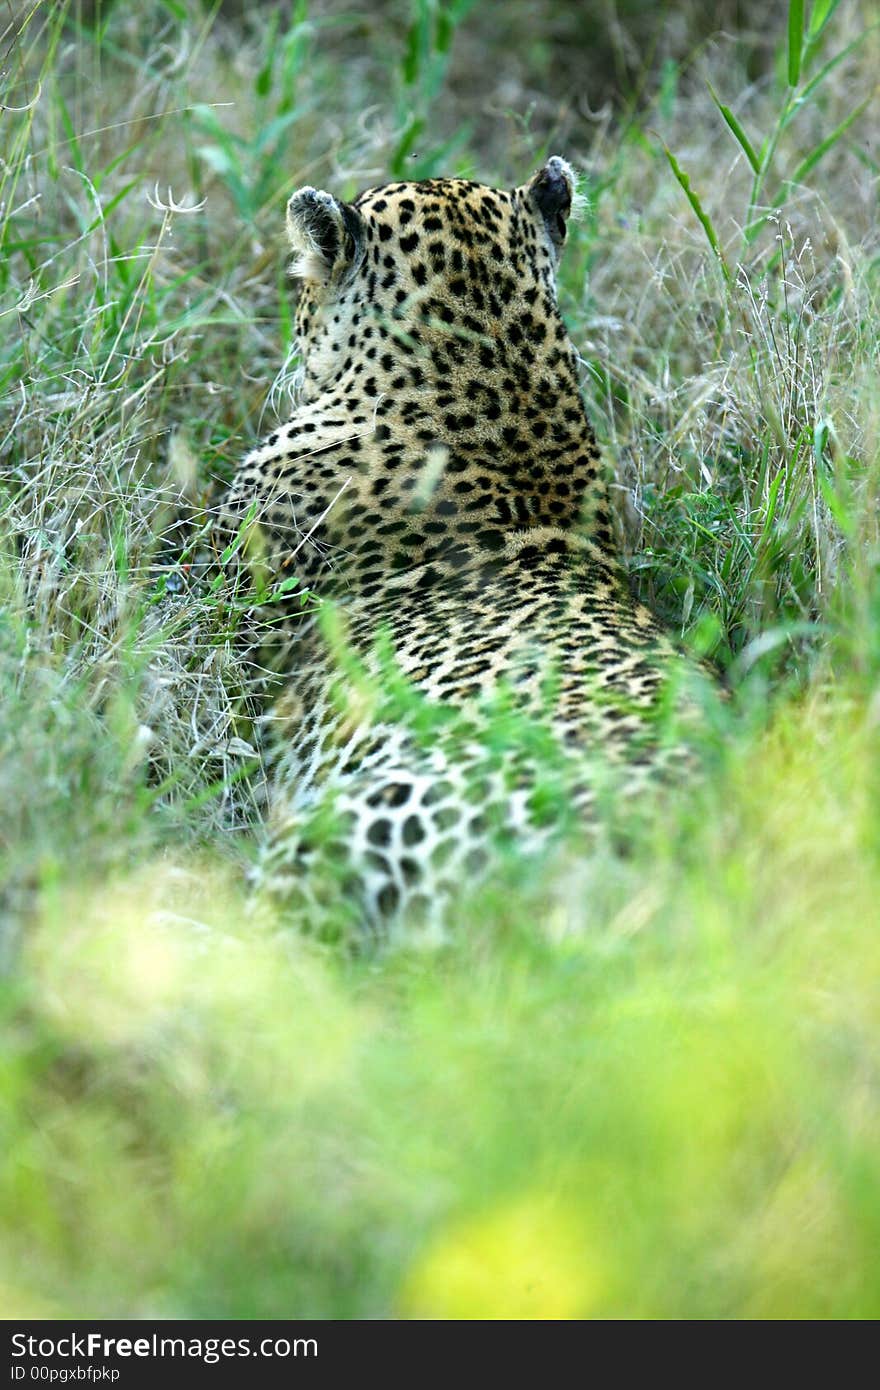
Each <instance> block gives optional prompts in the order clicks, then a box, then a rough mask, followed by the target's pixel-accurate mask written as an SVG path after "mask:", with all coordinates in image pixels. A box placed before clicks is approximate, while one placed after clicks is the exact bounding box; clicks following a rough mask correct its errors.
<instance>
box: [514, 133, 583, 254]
mask: <svg viewBox="0 0 880 1390" xmlns="http://www.w3.org/2000/svg"><path fill="white" fill-rule="evenodd" d="M525 193H526V197H527V198H528V201H529V203H530V204H531V206H532V208H533V210H534V211H535V212H536V213H537V215H538V217H539V218H540V220H541V223H542V225H543V227H544V230H545V232H546V234H547V236H548V237H549V238H550V242H551V245H552V246H553V249H554V252H555V254H556V259H557V260H558V259H559V257H560V256H561V255H562V248H563V246H564V245H565V238H566V235H567V233H568V219H569V216H570V215H571V208H572V202H573V200H574V197H575V176H574V172H573V171H572V168H571V165H570V164H566V162H565V160H564V159H560V158H559V155H558V154H554V155H553V156H551V158H550V159H548V160H547V163H546V164H544V165H542V167H541V168H540V169H539V170H538V171H537V173H535V174H533V175H532V177H531V178H530V179H529V182H528V183H527V184H526V186H525Z"/></svg>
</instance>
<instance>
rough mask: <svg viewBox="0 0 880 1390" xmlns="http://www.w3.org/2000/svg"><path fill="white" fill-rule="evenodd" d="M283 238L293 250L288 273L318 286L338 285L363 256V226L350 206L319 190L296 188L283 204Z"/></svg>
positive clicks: (358, 216)
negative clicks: (285, 212)
mask: <svg viewBox="0 0 880 1390" xmlns="http://www.w3.org/2000/svg"><path fill="white" fill-rule="evenodd" d="M287 235H288V236H289V238H290V244H291V247H292V248H293V263H292V265H291V271H292V273H293V274H294V275H298V276H300V277H301V278H302V279H304V280H313V281H316V282H317V283H318V284H320V285H329V284H330V283H331V281H332V282H335V283H337V284H339V283H341V282H342V281H343V280H344V279H345V278H346V277H347V276H348V275H349V274H350V273H351V272H352V271H353V270H355V269H356V268H357V266H358V265H359V264H360V262H361V260H362V258H363V254H364V243H365V240H366V238H365V234H364V223H363V219H362V217H361V215H360V213H359V212H358V211H357V209H356V208H353V207H352V206H351V204H350V203H341V202H339V201H338V200H337V199H336V198H334V197H333V196H332V194H330V193H325V192H324V191H323V190H322V189H320V188H311V187H310V186H308V185H307V186H306V187H305V188H299V189H297V191H296V193H294V195H293V197H292V198H291V199H290V201H289V202H288V204H287Z"/></svg>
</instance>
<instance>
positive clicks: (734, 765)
mask: <svg viewBox="0 0 880 1390" xmlns="http://www.w3.org/2000/svg"><path fill="white" fill-rule="evenodd" d="M0 35H2V37H0V70H2V71H0V78H2V109H0V239H2V256H0V874H2V912H3V917H2V928H0V963H2V968H3V976H2V984H0V1031H2V1046H0V1222H2V1231H3V1235H2V1242H0V1308H2V1309H3V1311H4V1314H5V1315H6V1316H8V1317H13V1316H15V1317H21V1316H31V1317H40V1316H61V1317H65V1316H66V1317H72V1316H79V1317H82V1316H123V1317H124V1316H128V1317H141V1316H144V1317H187V1316H207V1317H238V1318H247V1317H289V1316H300V1317H309V1316H317V1317H389V1316H390V1317H405V1316H411V1315H414V1316H429V1317H441V1318H443V1317H493V1316H506V1317H603V1316H613V1317H636V1316H639V1317H660V1318H665V1317H712V1318H716V1317H746V1316H748V1317H823V1318H825V1317H835V1318H836V1317H859V1318H861V1317H872V1316H877V1315H878V1313H880V1258H878V1251H880V1107H878V1100H880V1090H878V1082H880V1077H878V1057H880V991H878V986H880V943H878V936H877V926H878V903H880V833H878V832H880V762H878V724H880V686H878V680H880V579H878V558H880V536H878V513H877V501H878V484H880V471H878V457H877V454H878V425H880V387H878V377H877V370H878V352H877V348H878V316H877V307H878V306H877V297H878V291H880V237H878V218H877V181H878V171H880V131H878V125H877V103H876V83H877V72H878V71H880V29H878V24H877V19H876V15H875V7H874V6H873V5H872V4H871V3H870V2H869V0H861V3H860V0H812V3H810V2H809V0H806V3H800V0H790V3H789V4H787V5H786V4H782V3H779V4H777V5H767V4H766V3H760V4H759V3H757V0H754V2H753V0H716V3H714V4H697V3H696V0H682V3H671V2H670V3H665V4H664V3H653V2H652V3H647V0H588V3H583V4H570V5H569V4H561V3H551V0H528V3H525V0H523V3H520V0H507V3H505V4H504V5H503V6H502V5H501V4H497V3H496V4H492V3H490V2H489V0H450V2H449V3H442V2H441V0H411V3H406V0H393V2H392V0H390V2H389V3H375V4H371V5H370V6H369V7H363V8H362V9H357V8H356V7H354V6H352V5H350V4H344V3H342V0H316V3H306V2H305V0H296V3H293V4H287V5H283V4H278V3H265V4H253V3H251V4H243V3H233V0H226V3H214V4H208V3H201V0H140V2H139V3H138V4H136V5H130V4H125V3H122V0H119V3H116V4H111V3H106V2H105V3H103V4H102V3H99V0H95V3H91V4H87V3H84V2H83V3H60V4H49V3H40V2H39V0H6V3H5V4H4V5H3V7H2V10H0ZM553 152H558V153H561V154H564V155H566V156H567V157H568V158H569V159H571V160H572V162H573V163H574V164H575V166H576V167H577V168H578V169H579V170H580V171H581V173H582V175H583V186H584V192H585V193H586V195H587V204H586V212H585V215H584V217H583V219H582V221H581V222H580V223H579V225H578V226H577V227H576V228H575V230H574V234H573V238H572V242H571V244H570V246H569V248H568V251H567V253H566V258H565V261H564V265H563V268H562V272H561V276H562V288H561V300H562V305H563V309H564V313H565V316H566V319H567V322H568V324H569V327H570V330H571V334H572V337H573V339H574V341H575V342H576V343H577V344H578V346H579V349H580V351H581V352H582V355H583V381H584V391H585V393H586V397H587V399H588V403H589V406H590V410H591V414H592V416H593V419H594V421H595V422H596V425H597V428H598V430H599V432H600V435H601V438H602V440H603V442H604V443H605V444H606V445H607V447H608V450H609V453H610V456H611V457H612V459H613V461H614V466H615V468H616V472H617V481H618V487H617V489H616V492H617V501H618V521H619V528H620V536H621V543H622V544H623V545H624V547H625V550H626V553H627V555H628V556H629V558H630V562H631V570H632V580H633V584H634V587H635V588H636V589H637V590H638V591H639V592H640V593H641V594H642V595H643V596H644V597H645V598H646V599H647V600H648V601H649V602H650V603H651V604H652V606H653V607H655V608H656V609H657V610H658V611H659V612H660V613H661V614H662V615H663V616H664V617H665V618H666V620H667V621H668V622H669V623H670V625H672V626H674V627H675V628H676V629H677V630H678V631H679V632H681V633H682V635H683V636H684V638H685V639H686V640H687V641H689V642H690V643H692V644H693V645H695V646H696V647H697V648H698V649H699V650H701V651H703V652H706V653H707V654H709V655H710V656H711V657H712V658H713V659H714V660H715V661H716V662H717V663H718V665H719V667H721V668H722V669H723V671H724V673H725V679H726V680H727V682H728V683H729V685H730V687H731V689H732V692H733V698H732V700H731V701H730V702H729V707H728V708H726V709H724V710H722V711H721V712H717V711H716V712H715V714H714V716H713V721H712V727H711V730H710V734H709V735H708V736H707V748H706V750H705V751H706V760H707V766H708V768H709V772H708V775H707V778H706V780H705V783H703V784H701V785H700V786H699V787H695V788H691V789H690V790H689V791H688V794H687V795H686V796H682V797H679V798H672V797H670V799H669V802H668V805H667V806H665V807H664V815H663V818H662V824H659V825H658V824H656V823H654V824H650V825H646V826H645V827H644V829H643V830H640V832H639V834H638V836H637V837H636V841H635V843H634V845H633V847H632V850H631V853H630V854H629V856H628V857H626V858H621V857H620V856H616V855H613V854H611V853H607V854H603V853H594V854H593V855H591V856H584V855H582V854H577V853H575V852H574V851H572V852H570V853H567V854H566V853H563V854H557V855H556V856H555V857H554V859H553V862H552V863H549V864H544V865H538V866H531V867H527V866H523V865H520V866H511V873H510V876H509V878H508V879H507V880H505V882H504V883H503V884H502V885H501V886H496V887H495V889H494V890H487V891H486V892H484V893H483V894H482V895H481V896H480V898H479V900H476V901H472V902H469V903H466V904H464V905H463V906H462V909H461V912H460V921H459V922H458V924H457V927H456V930H455V931H454V932H453V933H452V935H451V938H450V941H449V944H448V945H447V946H446V947H444V948H443V949H442V950H438V951H435V952H432V953H429V954H424V953H419V952H416V951H412V950H410V951H405V950H398V951H395V952H393V953H386V954H384V955H382V954H373V955H371V956H369V957H364V956H360V957H354V958H352V957H350V956H348V955H344V954H343V953H341V952H340V951H339V950H335V949H333V948H332V947H327V946H321V945H320V944H318V943H316V942H313V941H308V940H304V939H300V938H298V937H296V935H295V934H294V933H293V932H291V931H286V932H282V933H280V934H272V933H269V934H258V933H257V932H256V931H255V930H254V929H253V928H252V927H250V926H249V924H248V921H247V920H246V918H245V915H244V892H243V889H242V881H243V870H244V868H245V867H246V864H247V862H248V860H249V858H250V856H251V855H252V854H253V852H254V845H255V843H256V827H257V826H258V825H259V820H260V816H261V812H262V809H263V802H264V791H265V789H264V786H263V781H262V777H261V771H260V761H259V756H258V737H257V733H256V732H255V724H254V717H255V714H256V713H257V711H258V708H259V695H260V689H259V680H258V679H257V676H256V673H255V672H254V671H253V670H252V669H251V668H250V667H249V666H248V665H247V663H246V661H245V660H244V659H243V657H242V655H241V649H240V647H239V646H238V645H237V644H236V634H237V632H238V630H239V628H240V626H241V624H242V623H243V622H247V621H249V614H250V612H251V609H252V607H253V602H254V594H253V593H250V594H249V593H248V592H244V591H242V590H241V589H240V588H239V589H236V588H235V587H234V586H233V585H232V584H231V582H227V581H226V580H225V579H224V578H223V576H222V573H218V575H216V576H215V577H214V578H213V579H211V580H210V581H206V582H204V583H202V584H192V583H190V582H188V581H189V574H190V571H189V570H187V568H186V566H187V565H189V564H191V563H193V557H194V556H195V554H196V550H197V547H198V546H199V545H203V544H204V543H205V538H206V536H208V537H209V528H210V515H211V503H212V498H213V497H214V496H216V487H217V485H218V483H221V484H222V481H223V479H225V478H228V477H229V475H230V473H231V471H232V470H233V469H234V467H235V464H236V461H237V460H238V458H239V457H241V455H242V454H243V453H244V452H245V450H246V449H247V448H248V446H249V445H250V444H251V443H252V442H253V441H254V440H255V439H256V438H257V436H258V435H259V434H260V432H261V431H262V430H265V429H266V428H267V426H268V423H269V421H270V420H271V419H272V418H274V414H275V412H279V413H281V414H283V412H284V408H285V400H284V392H283V376H279V372H280V371H281V369H282V367H283V365H284V363H285V361H286V360H287V358H288V354H289V349H290V334H291V321H290V299H289V289H288V287H287V285H286V283H285V276H284V262H285V252H284V247H283V243H282V238H281V230H282V210H283V204H284V201H285V199H286V197H287V196H288V194H289V192H290V190H291V189H293V188H294V187H296V186H297V185H299V184H301V183H304V182H311V183H315V184H318V185H324V186H327V187H330V188H332V189H333V191H334V192H336V193H337V194H341V195H342V196H351V195H352V194H353V193H354V192H355V191H356V190H357V189H358V188H360V187H363V186H365V185H368V184H370V183H373V182H379V181H382V180H383V179H385V178H386V177H388V176H389V175H403V176H411V177H421V176H424V175H428V174H432V173H447V174H451V173H461V174H467V175H470V176H473V177H477V178H480V179H481V180H483V181H485V182H490V183H498V182H500V183H502V184H510V183H512V182H514V181H516V182H519V181H521V180H523V179H524V178H525V177H526V176H527V175H528V173H529V172H530V171H531V170H532V169H533V168H535V167H537V165H538V164H539V163H540V162H541V161H542V160H543V159H544V158H545V157H546V155H548V154H549V153H553Z"/></svg>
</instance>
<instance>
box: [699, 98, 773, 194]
mask: <svg viewBox="0 0 880 1390" xmlns="http://www.w3.org/2000/svg"><path fill="white" fill-rule="evenodd" d="M706 86H707V87H708V88H709V95H710V96H711V98H712V100H713V101H714V103H715V105H716V106H717V107H718V110H719V111H720V112H721V114H722V116H723V117H724V119H725V121H726V122H727V124H728V126H729V127H730V129H731V130H732V132H733V134H734V136H735V137H736V140H737V143H738V144H739V147H740V149H741V150H742V152H743V154H744V155H745V157H746V159H747V160H748V161H749V164H750V165H751V167H752V170H753V171H754V173H756V174H758V173H760V172H761V161H760V159H759V158H758V156H757V154H756V153H755V149H754V146H753V145H752V142H751V140H750V139H749V137H748V136H747V135H746V133H745V131H744V130H743V128H742V126H741V125H740V123H739V121H738V120H737V118H736V116H735V115H734V114H733V112H732V111H731V109H730V107H729V106H725V105H724V103H723V102H722V101H720V100H719V97H718V94H717V92H716V91H715V88H714V87H713V86H712V83H711V82H707V83H706Z"/></svg>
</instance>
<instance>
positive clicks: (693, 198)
mask: <svg viewBox="0 0 880 1390" xmlns="http://www.w3.org/2000/svg"><path fill="white" fill-rule="evenodd" d="M657 138H658V139H660V143H661V145H662V146H663V149H664V151H665V154H666V158H667V159H668V160H669V167H670V168H671V170H672V172H673V174H674V175H675V178H676V181H677V182H678V184H679V185H680V187H681V188H682V190H683V192H684V195H685V197H686V198H687V200H688V202H689V203H690V205H691V207H692V208H693V210H694V215H695V216H696V218H697V221H698V222H699V224H700V226H701V227H702V228H703V231H704V232H705V233H706V239H707V241H708V242H709V245H710V246H711V247H712V250H713V251H714V252H715V255H716V257H717V259H718V264H719V265H720V266H721V269H722V271H723V273H724V278H725V280H730V278H731V275H730V267H729V266H728V264H727V261H726V260H725V259H724V252H723V251H722V250H721V243H720V242H719V240H718V235H717V233H716V231H715V228H714V227H713V226H712V219H711V218H710V216H709V214H708V213H707V212H706V209H705V208H704V207H703V204H702V203H701V202H700V199H699V196H698V194H697V193H696V192H695V190H694V189H693V188H692V187H691V181H690V177H689V175H688V174H686V173H685V171H684V169H682V167H681V165H680V164H679V162H678V160H677V159H676V157H675V155H674V154H673V153H672V150H671V149H670V148H669V146H668V145H667V144H666V142H665V141H664V140H662V139H661V138H660V137H659V136H658V137H657Z"/></svg>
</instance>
